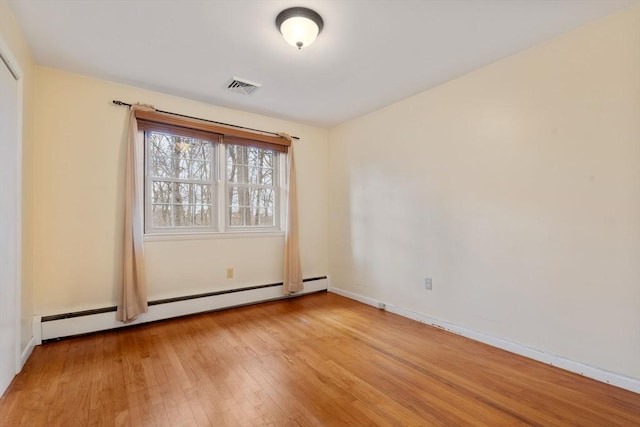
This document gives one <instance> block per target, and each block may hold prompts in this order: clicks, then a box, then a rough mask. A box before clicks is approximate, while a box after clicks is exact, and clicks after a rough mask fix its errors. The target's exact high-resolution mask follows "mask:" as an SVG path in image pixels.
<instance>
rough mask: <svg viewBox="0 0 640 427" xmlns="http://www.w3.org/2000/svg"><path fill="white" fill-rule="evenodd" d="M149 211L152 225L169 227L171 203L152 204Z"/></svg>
mask: <svg viewBox="0 0 640 427" xmlns="http://www.w3.org/2000/svg"><path fill="white" fill-rule="evenodd" d="M151 211H152V215H151V218H152V219H151V221H152V223H153V227H158V228H164V227H171V205H153V207H152V208H151Z"/></svg>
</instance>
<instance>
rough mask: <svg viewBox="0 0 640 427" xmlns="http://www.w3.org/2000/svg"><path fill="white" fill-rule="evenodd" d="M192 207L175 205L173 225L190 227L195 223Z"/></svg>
mask: <svg viewBox="0 0 640 427" xmlns="http://www.w3.org/2000/svg"><path fill="white" fill-rule="evenodd" d="M192 208H193V207H192V206H191V205H173V226H174V227H190V226H191V224H192V223H193V209H192Z"/></svg>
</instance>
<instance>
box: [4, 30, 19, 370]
mask: <svg viewBox="0 0 640 427" xmlns="http://www.w3.org/2000/svg"><path fill="white" fill-rule="evenodd" d="M0 62H1V63H0V66H5V65H6V67H7V68H8V69H9V72H10V73H11V74H12V75H13V77H14V78H15V79H16V83H17V85H18V99H17V109H18V111H17V112H16V113H17V123H16V136H17V141H16V144H17V147H16V162H17V165H16V173H17V176H16V185H17V187H18V188H17V193H16V194H17V197H16V199H17V200H16V213H17V218H16V248H15V250H16V283H15V286H16V289H15V292H16V294H15V305H16V319H15V330H16V342H15V363H14V371H15V372H14V375H16V374H18V372H20V371H21V370H22V366H23V364H24V363H23V361H22V357H21V353H22V349H21V347H22V326H21V323H22V322H21V318H22V137H23V134H22V127H23V123H24V122H23V94H24V84H23V82H24V74H23V73H22V69H21V68H20V65H19V64H18V61H17V60H16V58H15V57H14V56H13V54H12V53H11V49H9V46H8V45H7V43H5V40H4V38H3V37H2V35H1V34H0ZM2 63H3V64H4V65H3V64H2Z"/></svg>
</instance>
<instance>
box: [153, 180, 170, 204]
mask: <svg viewBox="0 0 640 427" xmlns="http://www.w3.org/2000/svg"><path fill="white" fill-rule="evenodd" d="M171 187H172V186H171V183H170V182H168V181H156V182H154V183H153V184H152V186H151V192H152V194H151V203H171V202H173V199H172V198H173V196H172V193H173V192H172V191H171Z"/></svg>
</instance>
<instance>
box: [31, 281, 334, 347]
mask: <svg viewBox="0 0 640 427" xmlns="http://www.w3.org/2000/svg"><path fill="white" fill-rule="evenodd" d="M328 283H329V280H328V279H326V278H323V279H318V280H311V281H308V282H305V283H304V290H303V291H301V292H298V293H296V294H293V295H291V296H285V295H283V294H282V286H271V287H265V288H259V289H250V290H239V291H237V292H232V293H224V294H219V295H212V296H206V297H201V298H194V299H188V300H182V301H174V302H167V303H162V304H157V305H151V306H150V307H149V311H148V312H147V313H144V314H142V315H140V316H138V318H137V319H136V320H134V321H132V322H129V323H122V322H119V321H117V320H116V313H115V312H114V311H109V312H105V313H96V314H88V315H83V316H77V317H69V318H63V319H56V320H49V321H44V322H40V323H39V325H38V327H39V329H40V331H41V335H40V342H42V340H51V339H57V338H64V337H70V336H74V335H83V334H88V333H92V332H99V331H105V330H110V329H118V328H122V327H125V326H131V325H138V324H142V323H148V322H155V321H158V320H165V319H170V318H173V317H180V316H186V315H189V314H197V313H203V312H207V311H214V310H222V309H225V308H232V307H238V306H243V305H249V304H255V303H259V302H267V301H274V300H279V299H284V298H290V297H297V296H301V295H305V294H310V293H314V292H320V291H326V290H327V288H328ZM37 317H38V318H39V319H41V317H42V316H37ZM35 321H36V318H35V316H34V322H35ZM34 338H35V337H34Z"/></svg>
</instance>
